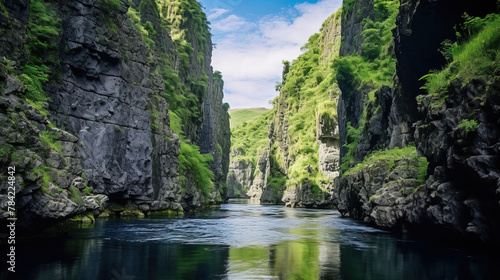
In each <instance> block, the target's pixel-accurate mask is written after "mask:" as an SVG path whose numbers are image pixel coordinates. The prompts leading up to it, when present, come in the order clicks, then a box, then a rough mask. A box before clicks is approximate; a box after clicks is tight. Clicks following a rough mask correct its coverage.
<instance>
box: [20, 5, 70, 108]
mask: <svg viewBox="0 0 500 280" xmlns="http://www.w3.org/2000/svg"><path fill="white" fill-rule="evenodd" d="M61 26H62V25H61V19H60V18H59V17H58V15H57V14H56V13H55V12H54V9H53V8H52V7H51V4H50V3H46V2H45V1H43V0H40V1H34V0H31V1H30V18H29V22H28V35H29V37H30V40H29V43H28V44H27V45H26V51H27V52H28V54H29V59H28V61H27V62H26V64H25V65H23V67H22V73H21V74H20V75H19V80H20V81H21V82H22V83H23V84H24V86H25V87H26V88H27V92H26V93H25V94H24V98H25V99H26V101H27V102H28V103H29V104H31V105H32V106H33V107H35V108H36V109H37V110H38V111H39V112H40V113H41V114H42V115H45V116H46V115H48V111H47V106H48V105H47V102H48V101H50V99H49V98H48V97H47V95H46V94H45V91H44V90H43V85H44V84H45V83H47V82H48V81H49V78H51V77H52V78H54V76H55V75H54V73H52V71H51V68H53V67H55V66H56V65H58V64H59V58H58V55H57V52H56V49H57V46H56V40H57V38H58V36H59V33H60V32H61Z"/></svg>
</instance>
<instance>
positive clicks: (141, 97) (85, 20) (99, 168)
mask: <svg viewBox="0 0 500 280" xmlns="http://www.w3.org/2000/svg"><path fill="white" fill-rule="evenodd" d="M67 5H68V7H69V8H70V13H69V14H67V18H65V19H64V24H63V29H64V43H65V44H66V45H67V49H68V53H67V54H66V55H65V56H64V57H63V59H62V77H61V78H62V81H61V86H60V87H59V89H58V90H57V91H56V92H55V93H54V94H53V95H52V96H51V98H52V100H53V102H52V103H51V104H50V109H51V111H52V116H53V118H54V120H55V121H56V123H58V124H59V125H61V126H63V125H64V124H65V125H64V126H65V127H66V129H67V130H68V131H70V132H72V133H74V134H76V135H78V138H79V140H80V144H81V147H80V148H79V151H80V153H81V156H82V159H83V162H82V163H83V169H84V173H85V175H86V176H87V178H88V179H89V182H90V185H91V186H92V187H93V188H94V193H100V194H105V195H108V196H110V197H111V199H112V200H113V201H115V202H119V203H132V204H136V205H141V204H146V205H148V207H147V208H149V209H151V210H162V209H166V208H171V209H178V208H180V204H179V201H180V199H179V197H178V196H179V194H180V187H179V185H178V180H179V179H178V160H177V155H178V149H179V138H178V136H177V135H175V134H174V133H173V132H172V131H171V130H170V128H169V119H168V114H167V111H168V105H167V104H166V103H165V101H164V100H163V99H151V97H152V96H155V95H159V94H161V92H162V90H163V89H164V88H163V83H162V81H161V78H160V77H159V76H158V75H157V74H154V68H153V67H151V65H148V64H147V61H148V53H147V47H146V46H145V44H144V43H141V42H142V40H141V38H140V35H139V34H138V32H137V31H136V30H135V27H134V26H133V25H132V24H131V23H130V21H129V19H128V15H126V14H125V13H126V9H121V10H120V11H118V12H116V13H115V14H114V15H113V16H114V17H116V21H115V22H116V23H118V24H117V28H118V29H119V31H118V32H116V33H115V32H113V31H111V30H109V28H108V27H107V26H106V23H105V22H104V21H102V20H101V18H102V17H100V13H103V12H102V11H101V10H100V7H99V6H94V5H83V4H81V3H79V2H70V3H68V4H67ZM96 5H97V4H96ZM124 42H126V43H125V44H124ZM152 107H155V108H156V109H157V110H158V111H159V112H160V114H159V117H158V118H157V119H155V120H153V117H152V113H151V108H152ZM153 122H155V123H156V125H157V127H158V129H157V130H156V131H153V129H152V126H153Z"/></svg>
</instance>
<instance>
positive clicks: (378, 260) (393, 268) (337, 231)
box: [0, 204, 500, 280]
mask: <svg viewBox="0 0 500 280" xmlns="http://www.w3.org/2000/svg"><path fill="white" fill-rule="evenodd" d="M16 255H17V259H16V260H17V263H16V268H17V272H16V275H15V276H16V278H15V279H37V280H45V279H50V280H55V279H106V280H111V279H114V280H120V279H135V280H139V279H344V280H348V279H384V280H385V279H496V277H494V276H498V275H499V272H500V261H499V259H498V258H494V257H491V256H489V255H487V254H482V253H474V254H470V253H467V252H464V251H460V250H458V249H454V248H449V247H446V246H442V245H440V244H438V243H432V242H428V241H415V240H409V239H404V238H401V237H398V236H395V235H393V234H390V233H387V232H384V231H381V230H377V229H373V228H369V227H366V226H364V225H362V224H361V223H358V222H356V221H353V220H350V219H344V218H341V217H340V216H339V214H338V213H337V212H336V211H332V210H311V209H289V208H284V207H282V206H261V205H246V204H228V205H223V206H222V208H221V209H220V210H213V211H210V212H204V213H198V214H195V215H191V216H189V217H184V218H155V219H137V220H119V219H109V220H98V222H97V223H96V224H95V226H94V227H93V228H79V229H76V228H75V229H73V230H71V231H70V233H69V235H68V236H67V237H65V238H60V239H57V240H49V241H47V242H44V241H37V242H30V243H26V244H18V245H17V247H16ZM0 276H1V277H0V278H1V279H5V278H6V277H7V274H6V273H5V269H4V270H3V271H2V274H0ZM9 276H11V274H9ZM12 279H14V278H12Z"/></svg>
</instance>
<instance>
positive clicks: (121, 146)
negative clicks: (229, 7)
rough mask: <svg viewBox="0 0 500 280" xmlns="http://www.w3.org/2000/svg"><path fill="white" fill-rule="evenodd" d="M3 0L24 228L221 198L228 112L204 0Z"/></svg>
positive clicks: (7, 135) (12, 139) (6, 95)
mask: <svg viewBox="0 0 500 280" xmlns="http://www.w3.org/2000/svg"><path fill="white" fill-rule="evenodd" d="M1 11H2V12H1V14H0V17H1V20H0V23H1V32H2V36H1V37H2V39H1V40H2V44H1V47H0V52H1V53H0V56H1V57H2V61H1V67H2V68H1V69H2V71H1V73H2V74H1V75H0V82H1V87H0V88H1V89H2V97H1V98H2V105H1V106H2V107H1V108H2V109H1V110H2V111H1V117H2V120H3V121H2V123H5V124H6V126H5V127H4V128H3V129H2V133H1V135H0V137H1V138H0V139H1V145H2V147H1V151H2V171H1V172H2V176H5V174H6V173H5V172H6V170H7V166H16V169H17V173H16V180H17V181H18V187H17V188H16V202H17V216H18V218H19V221H20V223H19V225H20V228H23V229H25V230H38V229H40V228H42V227H47V226H49V225H51V224H54V223H56V222H59V221H63V220H65V219H67V218H71V217H73V216H75V215H78V214H86V215H92V214H100V213H101V212H103V211H104V210H106V211H105V213H110V214H115V213H116V214H120V215H128V214H135V215H139V216H141V215H144V214H146V215H147V214H149V213H152V212H158V211H171V210H172V211H176V212H182V211H186V210H191V209H195V208H199V207H204V206H206V205H207V204H208V203H213V202H215V200H216V199H218V200H219V201H220V200H223V199H224V196H225V191H224V186H225V180H226V174H227V169H228V156H229V145H230V142H229V141H227V140H226V139H227V138H228V137H227V135H228V133H229V117H228V115H227V112H226V111H227V110H225V109H224V107H223V104H222V97H223V94H222V86H223V82H222V79H221V78H222V77H221V75H220V73H218V72H216V74H215V75H214V74H213V70H212V68H211V66H210V63H211V48H212V44H211V41H210V33H209V31H208V26H207V21H206V17H205V15H204V13H203V12H202V10H201V7H200V5H199V4H198V3H197V2H196V1H191V0H189V1H167V0H165V1H153V0H143V1H140V0H135V1H130V2H128V1H119V0H96V1H93V0H75V1H65V2H53V1H33V0H32V1H21V0H18V1H17V0H16V1H7V2H5V3H2V4H1ZM195 144H197V145H199V148H198V146H197V145H195ZM193 158H196V159H199V160H198V161H197V163H198V164H197V165H196V166H193V165H190V163H191V162H194V160H192V159H193ZM2 178H4V177H2ZM198 179H200V180H198ZM201 179H203V180H201ZM202 181H203V183H204V184H203V185H202V186H201V185H200V184H199V182H202ZM6 182H7V181H6V180H2V184H3V185H2V209H4V208H5V209H4V210H6V207H7V203H6V202H7V200H6V198H7V197H6V195H4V193H6V191H7V184H6ZM106 201H107V202H106ZM47 205H50V207H47ZM3 213H4V214H5V213H6V212H3ZM89 213H90V214H89ZM2 218H3V219H5V218H6V214H5V215H3V216H2Z"/></svg>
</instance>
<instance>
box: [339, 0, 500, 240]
mask: <svg viewBox="0 0 500 280" xmlns="http://www.w3.org/2000/svg"><path fill="white" fill-rule="evenodd" d="M373 2H374V3H373V4H372V5H371V6H368V8H369V9H370V7H371V8H372V9H373V10H374V14H375V21H376V19H377V17H378V16H377V14H379V13H380V11H382V9H381V8H380V7H381V6H380V5H384V4H387V3H389V2H391V1H387V3H382V4H381V2H382V1H373ZM354 9H357V10H359V11H360V12H359V13H360V14H365V15H366V17H369V15H370V14H372V12H369V11H366V9H367V7H366V6H360V5H359V6H357V5H355V6H354ZM388 10H389V11H391V9H388ZM495 10H496V1H480V3H470V2H468V1H458V2H457V1H454V2H451V1H401V5H400V7H399V10H396V14H397V20H396V21H395V24H396V25H395V27H396V28H395V29H394V30H393V32H392V33H393V36H391V41H393V43H391V44H393V48H391V53H393V54H392V55H391V56H392V57H393V58H394V59H395V63H396V64H395V65H396V67H395V69H394V68H393V69H394V70H396V71H394V70H392V71H391V72H392V73H393V75H392V76H393V77H394V83H385V85H382V86H381V87H379V89H376V91H374V92H373V95H372V96H370V94H367V93H366V92H367V90H364V89H365V88H366V85H367V84H368V83H366V82H363V80H366V79H363V76H362V75H358V76H357V77H358V79H356V71H358V73H360V72H359V66H358V67H353V66H352V64H351V65H349V64H342V63H340V64H338V65H339V66H338V68H337V69H338V70H340V72H339V73H340V74H344V75H337V79H338V81H339V86H340V88H341V90H342V95H341V100H342V101H341V102H340V104H339V112H338V115H339V116H346V118H345V120H343V121H342V120H339V123H340V124H341V125H340V135H341V142H342V143H344V145H345V146H346V148H345V150H343V151H342V152H341V161H342V163H343V168H342V173H343V175H342V176H341V177H340V178H338V179H337V180H336V182H335V204H336V205H337V206H338V208H339V211H341V213H343V214H344V215H348V216H351V217H354V218H357V219H361V220H364V221H366V222H368V223H370V224H373V225H375V226H378V227H383V228H390V229H400V228H401V227H402V226H403V227H405V228H409V229H411V230H414V231H419V232H427V233H429V234H432V235H434V236H442V237H445V238H448V239H449V238H459V239H462V240H463V239H465V240H470V241H481V242H485V243H489V244H492V243H493V244H499V240H498V236H499V235H498V233H499V228H498V224H499V222H498V219H499V217H500V215H499V213H500V211H499V210H500V209H499V204H498V193H497V189H498V164H499V157H498V156H499V154H498V149H497V148H496V147H497V146H498V139H499V138H498V131H497V129H496V127H498V117H497V114H498V112H497V111H498V110H497V108H496V107H498V104H499V103H498V101H499V100H498V98H497V95H498V92H499V91H498V73H497V72H498V69H497V68H498V59H499V58H498V49H499V45H498V42H499V40H498V32H497V33H496V35H493V33H492V30H493V29H494V28H496V29H497V30H498V26H499V24H498V21H495V18H496V17H497V15H496V16H491V17H490V18H489V19H488V20H481V19H479V18H474V16H480V17H484V16H485V15H486V14H487V13H491V12H493V11H495ZM464 12H467V13H468V15H467V16H465V17H462V16H463V14H464ZM464 19H465V20H466V22H465V23H464ZM344 20H346V21H347V20H351V21H352V19H344V18H343V23H342V24H343V25H344V24H345V23H344ZM367 23H369V22H368V21H367ZM454 26H457V28H458V29H457V30H454ZM366 27H368V26H366V25H365V27H364V30H363V31H362V32H361V34H362V35H364V36H363V37H364V38H365V41H364V42H363V46H366V40H367V39H368V38H369V36H370V32H368V29H367V28H366ZM483 28H484V30H483V31H480V30H482V29H483ZM487 30H490V31H489V32H490V33H491V35H488V36H489V37H488V36H486V35H484V32H488V31H487ZM456 31H459V32H461V33H462V37H461V38H458V39H459V43H453V42H454V41H456V40H457V38H455V34H456ZM478 32H479V34H478ZM481 32H483V33H481ZM485 36H486V37H485ZM353 40H354V39H353ZM445 40H451V41H448V43H447V44H445V45H444V47H441V43H442V42H444V41H445ZM480 42H482V43H480ZM343 43H344V42H343ZM351 45H353V42H352V40H351V41H350V42H346V47H345V48H346V49H351V50H352V51H353V53H355V52H359V49H358V50H356V49H355V48H353V47H350V46H351ZM380 46H381V47H383V45H380ZM342 49H343V48H342V47H341V50H342ZM450 50H451V51H450ZM362 52H363V50H362ZM441 53H444V54H445V56H443V55H442V54H441ZM344 55H346V56H345V58H341V59H342V60H345V61H346V62H347V61H352V60H354V59H355V58H353V55H352V53H349V52H346V53H344ZM355 56H357V55H356V54H354V57H355ZM361 56H363V53H361ZM378 59H380V57H379V58H378ZM340 62H344V61H340ZM446 63H448V65H446ZM494 65H496V67H495V66H494ZM382 66H383V65H382ZM443 66H446V67H444V68H443V70H441V71H436V72H434V73H433V74H431V75H427V76H426V79H427V84H425V80H419V79H420V77H422V76H424V75H425V74H427V73H428V72H429V71H430V70H431V69H436V68H441V67H443ZM342 67H343V68H344V69H342ZM383 67H386V66H383ZM383 67H382V68H381V71H385V70H384V68H383ZM387 69H389V68H387ZM464 69H467V70H464ZM353 73H354V75H353ZM394 74H395V75H394ZM346 77H347V79H346ZM359 77H361V79H359ZM360 81H361V82H360ZM387 81H388V80H387ZM436 81H437V82H436ZM436 83H438V84H439V83H440V84H439V85H437V86H436ZM424 84H425V85H424ZM371 90H373V87H372V88H371ZM397 147H400V148H401V147H404V148H402V149H398V148H397ZM415 147H416V148H415ZM417 151H418V154H417ZM388 163H389V164H388ZM427 166H428V169H427ZM422 174H423V175H422ZM424 182H425V183H424Z"/></svg>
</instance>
